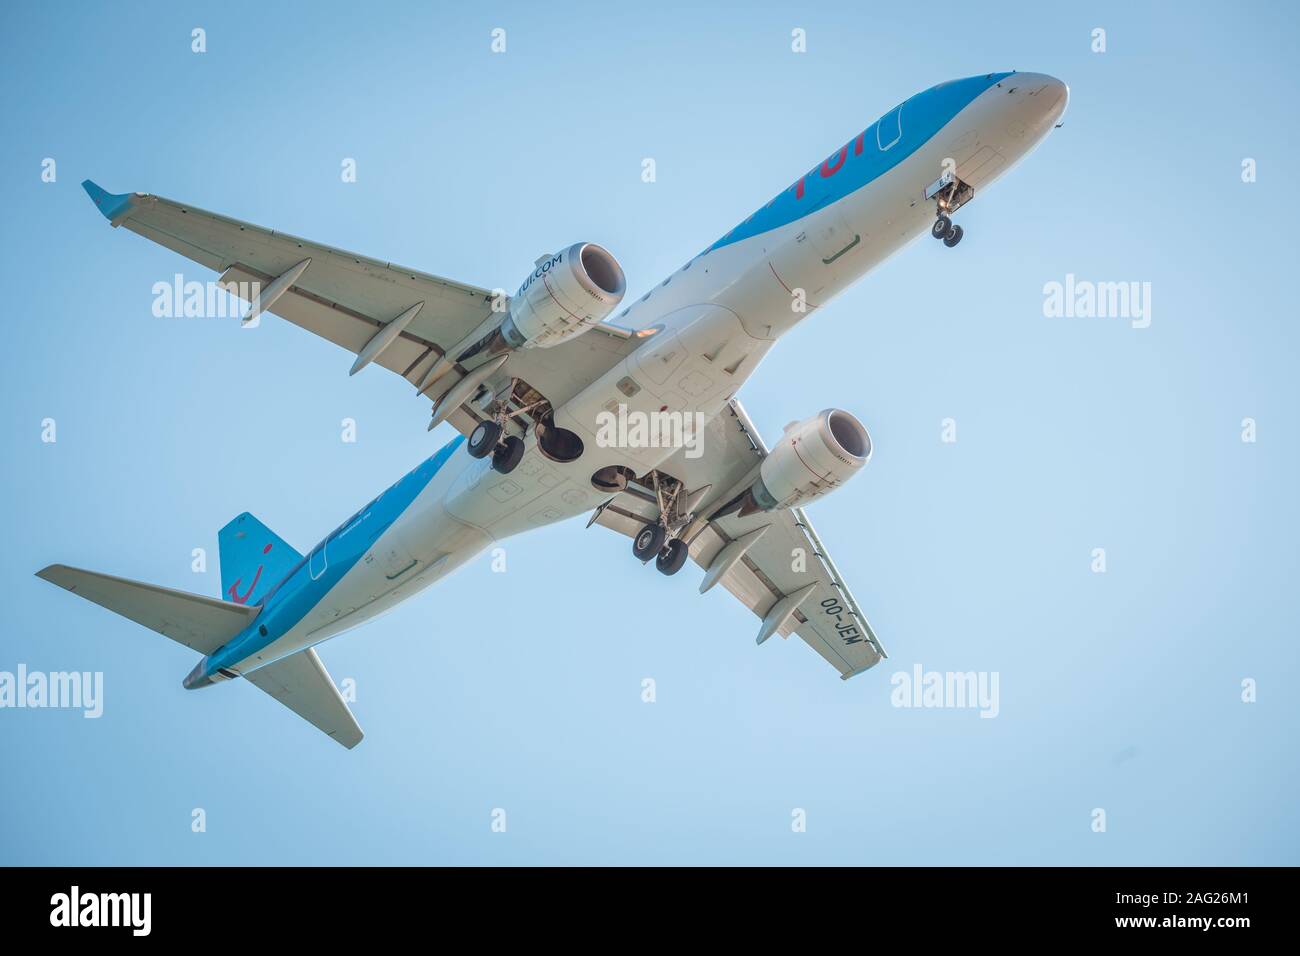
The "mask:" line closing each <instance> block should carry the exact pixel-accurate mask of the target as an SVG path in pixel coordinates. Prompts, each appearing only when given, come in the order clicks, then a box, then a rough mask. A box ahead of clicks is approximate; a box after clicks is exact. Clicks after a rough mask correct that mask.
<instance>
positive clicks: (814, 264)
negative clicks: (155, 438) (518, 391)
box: [196, 73, 1068, 680]
mask: <svg viewBox="0 0 1300 956" xmlns="http://www.w3.org/2000/svg"><path fill="white" fill-rule="evenodd" d="M961 84H966V86H961ZM1067 99H1068V90H1067V89H1066V87H1065V85H1064V84H1063V83H1061V82H1060V81H1059V80H1056V79H1054V78H1053V77H1050V76H1046V75H1043V74H1027V73H1010V74H989V75H987V76H985V77H971V78H969V79H966V80H959V81H954V82H953V83H952V84H944V85H942V86H941V87H936V88H934V89H932V90H928V91H926V92H925V93H922V94H918V95H917V96H916V97H913V98H912V99H910V100H907V101H905V102H904V103H903V104H900V106H899V107H896V108H895V109H894V110H891V111H890V112H889V113H887V114H886V115H885V116H884V117H882V118H881V120H880V121H878V123H876V124H874V125H873V126H871V127H869V128H868V129H867V130H866V131H864V132H863V133H862V134H860V135H859V136H858V137H855V138H854V139H853V140H850V141H849V143H847V144H846V145H845V146H844V147H842V149H840V150H837V151H836V152H835V153H833V154H832V155H831V156H830V157H828V158H827V159H826V160H825V162H823V163H821V164H820V165H819V166H817V167H815V168H814V169H813V170H811V171H810V172H809V173H808V174H807V175H806V176H805V177H802V178H801V179H800V180H799V181H797V182H796V183H795V184H794V185H792V186H791V187H789V189H787V190H784V191H783V192H782V193H781V194H779V195H778V197H777V198H776V199H774V200H773V201H772V202H771V203H769V204H768V205H767V206H765V207H764V208H763V209H762V210H759V212H757V213H755V215H754V216H752V217H750V219H749V220H746V222H745V223H742V224H741V225H740V226H738V227H737V228H736V229H735V230H733V231H732V233H729V234H728V236H726V237H724V238H723V239H722V240H720V241H719V242H718V243H717V244H715V245H714V246H711V247H710V248H709V249H708V250H706V251H705V252H703V253H701V254H700V255H698V256H696V257H695V258H693V259H692V260H691V261H690V262H689V263H688V264H687V265H686V266H684V267H683V268H682V269H680V270H678V271H677V272H675V273H674V274H673V275H671V276H670V277H669V278H668V279H666V280H664V282H662V283H661V284H660V285H658V286H656V287H655V288H654V289H653V290H652V291H651V292H650V293H649V294H648V295H647V296H645V297H643V298H642V299H641V300H640V301H638V302H636V303H634V304H633V305H631V306H630V307H628V308H627V310H626V311H625V312H624V313H623V315H622V316H620V317H619V324H620V325H623V326H625V327H629V328H631V329H634V330H642V329H650V328H654V327H657V326H661V328H660V329H659V331H657V332H656V333H655V334H653V335H649V336H647V337H646V338H645V340H644V343H643V344H641V345H640V346H639V347H638V348H636V349H635V350H633V351H632V352H631V353H630V354H629V355H628V356H627V357H626V358H625V359H624V360H623V361H621V362H619V363H618V364H617V365H616V366H615V367H614V368H612V369H610V370H609V371H608V372H607V373H605V374H604V375H602V376H601V377H600V378H598V379H597V380H596V381H594V382H592V383H591V384H590V385H589V386H587V387H586V388H585V389H583V390H582V391H581V392H579V393H578V394H577V395H575V396H574V397H573V398H572V399H570V400H569V401H568V402H566V403H565V404H563V405H562V406H561V407H559V408H557V409H556V410H555V424H556V425H559V426H561V427H563V428H565V429H568V430H570V431H572V432H574V433H576V434H577V435H579V436H580V437H581V439H582V441H583V444H584V449H585V450H584V452H583V454H582V455H581V456H580V457H579V458H578V459H577V460H575V461H571V462H568V463H560V462H557V461H554V460H552V459H550V458H548V457H546V456H544V455H543V454H542V453H541V452H540V450H539V449H538V447H537V443H536V438H535V436H534V435H533V434H532V433H531V430H530V433H529V434H528V436H527V437H526V439H525V441H526V452H525V455H524V458H523V460H522V461H521V462H520V464H519V465H518V466H517V467H516V468H515V469H514V470H513V471H512V472H511V473H509V474H500V473H498V472H497V471H494V470H493V468H492V460H491V458H490V457H488V458H473V457H471V456H470V455H469V453H468V451H467V449H466V447H465V444H464V443H463V441H461V440H460V439H457V440H456V441H455V442H453V443H452V444H451V445H449V446H448V447H447V448H444V449H443V451H442V452H440V453H439V455H438V456H435V459H439V460H435V459H430V460H429V461H426V462H425V463H423V464H422V465H421V466H420V467H419V468H417V469H416V471H413V472H412V473H411V475H408V476H407V477H406V478H404V479H403V480H402V482H408V481H413V482H416V483H417V485H418V487H419V490H418V492H417V493H414V494H413V495H412V496H411V497H410V498H409V501H406V500H403V503H402V504H401V508H400V512H399V513H397V514H396V516H395V517H391V520H389V519H387V518H384V517H383V516H381V515H379V514H378V512H379V511H380V510H382V507H383V506H382V505H381V502H383V501H384V498H385V496H386V495H389V494H390V492H393V491H394V490H397V491H398V492H399V493H400V491H401V486H402V482H399V483H398V484H397V485H394V488H393V489H390V492H386V493H385V496H381V497H380V498H379V499H376V502H373V503H372V505H371V506H367V508H365V509H362V511H361V512H358V514H357V515H356V516H354V518H353V519H350V520H349V522H347V523H345V524H344V525H343V526H341V527H340V528H339V529H338V530H337V531H335V532H334V533H332V534H331V535H330V536H329V537H327V538H326V539H325V540H324V541H323V542H321V543H320V544H319V545H317V547H316V548H315V549H313V550H312V552H311V553H310V555H309V556H308V558H307V559H306V561H304V565H303V566H302V567H301V568H299V569H297V570H296V571H295V572H294V573H292V574H290V575H289V577H287V578H286V579H285V581H284V582H282V583H281V585H279V586H278V587H277V589H276V591H273V592H272V593H271V594H269V595H268V596H267V597H266V598H265V599H264V601H265V603H266V611H265V613H264V615H263V617H266V618H267V620H268V621H274V620H276V618H277V615H280V616H281V617H280V619H281V624H280V626H279V627H277V626H275V625H274V624H272V626H271V627H270V628H269V629H266V631H265V633H263V634H262V635H261V639H260V640H259V639H258V636H257V633H256V632H252V633H251V634H250V635H248V636H247V637H241V638H240V639H237V640H235V641H232V642H231V643H230V644H229V645H228V646H227V647H224V648H222V649H221V651H220V652H218V653H214V654H213V655H212V656H211V658H209V659H205V661H204V663H203V664H201V665H200V668H198V669H196V671H202V672H204V673H206V674H207V675H209V676H210V677H212V678H213V679H214V680H219V679H222V677H230V676H233V675H235V674H242V673H247V672H249V671H252V670H255V669H257V668H259V667H261V666H264V665H266V664H269V663H271V662H273V661H276V660H279V659H281V658H283V657H285V656H287V655H289V654H292V653H295V652H297V651H300V650H302V649H303V648H306V647H309V646H312V645H314V644H318V643H320V642H321V641H324V640H326V639H328V638H330V637H333V636H335V635H337V634H339V633H341V632H342V631H344V630H347V629H350V628H352V627H354V626H356V625H357V624H360V623H362V622H364V621H366V620H369V619H371V618H373V617H375V616H376V615H378V614H380V613H383V612H384V611H386V610H388V609H390V608H391V607H393V606H394V605H395V604H397V603H398V602H400V601H402V600H404V599H406V598H408V597H410V596H411V595H413V594H415V593H416V592H418V591H420V590H423V589H424V588H426V587H428V586H429V585H431V584H433V583H434V582H436V581H438V580H440V579H442V578H444V577H446V576H447V575H448V574H449V573H451V572H452V571H453V570H455V569H456V568H458V567H459V566H461V565H462V564H464V563H465V562H467V561H469V560H470V559H472V558H473V557H474V556H476V555H478V554H480V553H481V552H482V551H484V550H485V549H486V548H488V547H489V546H490V545H492V544H493V543H494V542H497V541H501V540H503V539H505V538H508V537H510V536H512V535H515V534H518V533H520V532H522V531H526V530H529V529H532V528H537V527H540V526H542V525H547V524H552V523H554V522H557V521H562V520H564V519H566V518H571V517H574V516H576V515H580V514H583V513H587V512H590V511H591V510H592V509H593V508H595V507H596V506H597V505H599V504H600V503H601V502H602V501H603V500H605V499H606V498H607V497H608V494H607V493H602V492H601V491H599V490H597V489H596V488H594V487H593V485H592V482H591V478H592V475H593V473H594V472H595V471H597V470H598V469H600V468H602V467H604V466H607V465H623V466H630V467H631V468H632V469H633V470H634V471H636V472H637V473H638V474H643V473H646V472H649V471H651V470H652V469H655V468H658V467H660V466H662V465H663V464H664V463H665V461H666V460H667V459H668V458H669V457H671V456H672V455H673V454H674V452H675V449H673V448H664V447H632V448H629V447H605V446H602V443H601V442H599V441H598V440H597V436H596V431H597V425H596V423H597V416H598V414H599V413H600V412H601V411H602V410H606V409H609V408H611V407H612V406H613V405H615V404H621V405H624V406H626V408H627V410H628V411H629V412H633V411H641V412H646V413H657V412H661V411H664V410H667V411H671V412H679V413H684V414H691V413H698V414H699V415H702V416H704V418H705V419H707V418H711V417H712V416H714V415H716V414H718V412H720V411H721V410H722V409H723V408H724V406H725V404H726V402H727V400H728V399H730V398H732V397H733V396H734V395H735V393H736V392H737V390H738V389H739V388H740V386H741V385H742V384H743V383H744V381H745V380H746V379H748V377H749V376H750V375H751V374H753V372H754V370H755V369H756V368H757V366H758V364H759V362H760V361H761V360H762V358H763V356H764V355H765V354H766V353H767V351H768V349H770V348H771V347H772V345H773V344H774V343H775V342H776V341H777V339H779V338H780V337H781V336H782V335H783V334H784V333H785V332H787V331H789V330H790V329H791V328H792V327H793V326H794V325H795V324H797V323H798V322H800V321H802V320H803V319H805V318H806V317H807V316H808V315H810V314H811V313H813V312H814V311H816V310H817V309H818V308H820V307H821V306H823V305H825V304H826V303H827V302H829V301H830V299H832V298H833V297H834V296H835V295H836V294H837V293H839V292H840V291H842V290H843V289H844V288H845V287H847V286H848V285H849V284H851V283H853V282H855V281H856V280H857V279H858V278H860V277H861V276H862V275H864V274H865V273H866V272H868V271H870V270H871V269H872V268H874V267H875V266H876V265H878V264H879V263H880V262H882V261H883V260H884V259H886V258H887V257H889V256H890V255H892V254H893V253H894V252H896V251H898V250H899V249H901V248H902V247H903V246H904V245H906V244H907V243H909V242H911V241H912V240H913V239H915V238H917V237H919V236H921V235H923V234H924V233H926V232H928V231H929V230H930V227H931V225H932V224H933V223H934V221H935V218H936V208H935V202H934V200H933V199H931V198H927V189H928V188H930V187H931V186H932V184H935V183H936V181H938V180H940V178H941V177H942V176H943V175H944V174H945V172H947V173H949V174H950V175H955V177H956V178H957V179H958V180H959V181H960V182H962V183H965V184H968V185H969V186H970V187H972V188H973V189H974V193H975V195H981V194H982V193H983V191H984V189H986V188H987V187H988V185H989V184H991V183H992V182H993V181H994V180H995V179H997V178H998V177H1000V176H1001V175H1002V174H1003V173H1005V172H1006V171H1007V170H1008V169H1009V168H1010V167H1011V166H1012V165H1014V164H1015V163H1016V162H1017V161H1018V160H1019V159H1020V158H1022V157H1023V156H1024V155H1025V154H1026V153H1028V152H1029V151H1030V150H1031V149H1032V148H1033V147H1034V146H1035V145H1037V144H1038V143H1039V142H1040V141H1041V140H1042V139H1043V138H1044V137H1045V136H1046V135H1047V133H1048V132H1049V131H1050V130H1051V129H1052V128H1053V127H1054V126H1055V125H1056V124H1057V122H1058V121H1059V119H1060V117H1061V115H1062V113H1063V112H1064V110H1065V106H1066V102H1067ZM950 114H951V115H950ZM894 150H897V151H898V152H897V153H896V154H893V155H891V153H892V151H894ZM840 177H842V179H841V178H840ZM855 177H858V178H865V181H864V182H862V183H861V184H860V185H859V184H858V182H857V179H856V178H855ZM837 179H838V182H837ZM840 193H842V195H841V194H840ZM805 200H807V202H806V204H805V205H804V206H801V205H800V203H803V202H804V201H805ZM786 220H788V221H786ZM588 334H590V333H588ZM627 379H632V380H633V381H634V382H635V383H636V384H637V385H638V386H639V390H638V391H636V392H635V394H633V395H628V394H627V391H626V380H627ZM620 383H623V384H624V388H622V389H621V388H620V387H619V385H620ZM421 469H424V471H423V472H421ZM420 482H422V483H420ZM372 509H373V510H374V512H375V515H376V517H375V518H374V519H373V520H374V522H375V523H374V524H373V525H372V526H371V527H372V528H378V527H380V525H381V524H383V529H382V531H380V532H379V533H377V535H376V536H373V538H368V537H367V534H368V532H367V522H369V521H371V520H372V519H371V515H372ZM384 522H386V523H384ZM340 562H344V563H347V564H348V565H350V566H348V567H347V570H346V572H345V573H343V574H342V576H341V577H339V578H338V579H337V580H336V581H334V582H333V583H332V584H331V585H330V586H329V587H328V590H324V591H323V593H319V594H317V595H314V596H313V603H311V604H310V606H309V607H308V606H305V605H304V602H302V601H300V602H299V605H300V606H299V607H297V608H296V609H294V610H293V611H292V612H290V611H288V610H286V611H283V612H280V611H278V610H277V608H278V607H284V606H286V605H287V604H288V603H291V602H289V601H287V600H286V598H287V597H291V595H286V593H279V594H277V592H284V589H291V590H292V589H295V588H297V589H300V590H302V592H303V594H304V595H305V594H306V593H307V591H308V590H310V589H311V588H312V587H313V582H324V581H327V580H330V578H328V577H327V575H328V573H329V568H330V566H331V564H332V563H333V564H335V565H339V564H340ZM336 570H337V568H336ZM304 600H305V599H304ZM258 620H262V618H261V617H259V619H258Z"/></svg>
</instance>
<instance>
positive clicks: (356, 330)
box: [82, 180, 637, 435]
mask: <svg viewBox="0 0 1300 956" xmlns="http://www.w3.org/2000/svg"><path fill="white" fill-rule="evenodd" d="M82 186H83V187H84V188H85V190H86V192H87V193H88V194H89V195H90V198H91V199H92V200H94V202H95V205H96V206H97V207H98V208H99V210H100V212H102V213H103V214H104V216H105V217H106V218H107V219H108V220H109V222H110V223H111V224H112V225H113V226H114V227H117V226H122V227H124V228H126V229H129V230H130V231H131V232H134V233H137V234H139V235H141V236H144V237H145V238H146V239H150V240H152V241H153V242H156V243H158V244H159V245H162V246H166V247H167V248H168V249H171V250H173V251H174V252H179V253H180V254H181V255H183V256H185V257H186V258H189V259H192V260H194V261H195V262H197V263H199V264H200V265H202V266H204V267H206V268H208V269H211V270H213V271H214V272H218V273H220V274H221V277H220V279H219V280H218V281H219V283H220V284H221V285H222V286H223V287H226V288H229V289H230V290H231V291H236V290H237V289H238V288H239V287H240V286H239V284H240V283H245V284H246V285H245V286H244V288H245V289H248V288H249V287H250V286H249V285H248V284H252V283H256V284H257V287H258V288H260V289H261V297H262V299H263V301H265V302H267V306H266V311H268V312H271V313H273V314H275V315H278V316H280V317H281V318H284V319H287V320H289V321H290V322H292V323H294V324H295V325H299V326H302V327H303V328H305V329H307V330H308V331H309V332H314V333H315V334H316V335H319V336H321V337H322V338H325V339H328V340H329V341H331V342H333V343H334V344H336V345H339V346H342V347H343V348H345V349H347V350H348V351H349V352H351V353H353V354H355V355H357V356H358V357H359V358H358V361H357V362H356V363H355V364H354V365H353V370H354V371H356V370H358V369H359V367H363V366H364V364H368V363H369V362H372V361H373V363H374V364H376V365H381V366H383V367H384V368H387V369H389V370H390V371H392V372H396V373H397V374H398V375H401V376H402V377H403V378H405V379H407V380H408V381H409V382H411V384H412V386H418V385H419V384H420V382H421V381H422V380H423V379H424V377H425V374H426V373H427V372H428V371H429V370H430V369H431V368H432V367H433V366H434V363H435V362H437V361H438V359H439V358H440V357H441V356H442V355H443V353H445V352H447V351H449V350H451V349H454V348H457V347H458V346H459V345H460V344H461V343H462V342H464V340H465V339H466V338H467V337H470V336H472V335H474V334H475V332H476V330H478V329H479V328H480V326H483V325H484V324H485V323H490V322H491V321H492V320H493V319H494V318H498V317H499V315H497V316H494V314H493V302H494V298H496V296H497V294H498V293H496V292H494V291H493V290H489V289H482V288H478V287H476V286H471V285H466V284H464V283H461V282H453V281H452V280H450V279H443V278H440V277H438V276H434V275H429V274H427V273H424V272H420V271H419V270H416V269H409V268H406V267H404V266H398V265H394V264H393V263H390V262H383V261H380V260H377V259H370V258H367V257H365V256H360V255H356V254H354V253H351V252H345V251H344V250H342V249H335V248H332V247H331V246H326V245H322V244H320V243H315V242H309V241H307V240H305V239H299V238H297V237H295V236H290V235H287V234H286V233H282V232H274V231H272V230H270V229H264V228H262V227H261V226H255V225H252V224H250V223H246V222H240V221H239V220H237V219H230V218H228V217H226V216H222V215H218V214H217V213H212V212H207V211H205V210H203V209H199V208H197V207H195V206H190V205H187V204H185V203H179V202H174V201H172V200H170V199H163V198H161V197H159V196H151V195H147V194H144V193H122V194H113V193H109V192H106V191H105V190H104V189H102V188H101V187H99V186H97V185H96V184H95V183H93V182H91V181H90V180H86V181H85V182H84V183H82ZM304 263H306V265H304ZM277 280H284V282H283V286H284V287H286V288H285V291H283V293H280V292H279V289H278V288H277V286H276V281H277ZM503 301H508V300H502V299H498V300H497V311H498V313H499V311H500V309H501V308H502V302H503ZM592 333H594V334H588V335H582V336H578V337H577V338H575V339H573V340H572V341H570V342H567V343H564V344H562V345H558V346H556V347H554V348H549V349H526V350H522V351H520V352H517V353H514V354H512V355H511V358H510V361H509V363H508V364H509V370H508V372H507V371H506V370H504V369H503V370H501V371H499V372H497V373H496V374H495V375H494V376H493V377H492V378H490V379H488V385H489V387H496V388H500V387H502V386H503V384H507V383H508V382H509V380H510V378H516V379H519V380H520V382H522V383H523V385H524V386H530V387H531V388H528V387H525V388H523V389H521V390H519V391H518V392H517V394H520V395H528V396H530V398H531V399H533V400H535V399H536V397H537V396H538V395H540V396H541V397H543V398H545V399H546V400H548V401H549V402H550V404H551V407H553V408H558V407H560V406H561V405H562V404H563V403H564V402H566V401H567V400H568V399H569V398H571V397H572V396H573V395H575V394H577V392H579V391H580V390H581V389H582V388H583V387H585V386H586V385H588V384H590V383H591V382H592V381H593V380H595V379H596V378H598V377H599V376H600V375H601V374H602V373H604V372H605V371H607V370H608V369H609V368H611V367H613V366H614V365H615V364H617V363H618V362H619V361H621V360H622V359H623V358H624V357H625V356H626V355H627V354H628V352H630V351H631V350H632V348H634V347H635V346H636V344H637V342H636V340H635V339H634V338H633V337H632V335H631V333H630V332H629V331H628V330H626V329H622V328H619V327H618V326H614V325H609V324H607V323H602V324H599V325H597V326H595V327H594V328H593V329H592ZM363 360H364V361H363ZM465 374H466V370H465V369H464V368H463V367H461V366H459V365H457V366H455V367H454V369H453V370H452V371H450V372H448V373H446V374H445V375H443V376H441V377H439V378H438V380H437V381H438V386H437V387H436V388H432V389H430V390H428V391H426V393H425V394H426V396H427V397H428V398H429V399H430V400H433V399H435V398H437V397H438V395H439V394H441V392H442V391H444V390H445V388H446V386H448V385H451V384H452V383H453V382H455V381H456V380H457V379H458V378H460V377H463V376H464V375H465ZM534 392H535V393H536V394H535V395H534V394H533V393H534ZM448 420H449V421H451V423H452V425H453V426H454V427H456V428H457V429H458V430H459V431H461V432H462V433H464V434H466V435H468V434H469V432H471V431H473V429H474V426H475V425H476V424H477V423H478V421H479V416H478V414H477V412H476V410H475V409H474V408H473V407H472V406H471V405H468V404H463V405H461V406H460V407H459V408H458V409H457V410H455V411H453V412H452V413H451V415H450V417H449V419H448Z"/></svg>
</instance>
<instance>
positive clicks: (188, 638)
mask: <svg viewBox="0 0 1300 956" xmlns="http://www.w3.org/2000/svg"><path fill="white" fill-rule="evenodd" d="M36 576H37V577H38V578H44V579H45V580H46V581H49V582H50V583H51V584H57V585H58V586H59V587H61V588H64V589H65V590H68V591H71V592H72V593H73V594H76V595H79V596H80V597H83V598H85V599H86V600H87V601H93V602H94V603H95V604H98V605H99V606H100V607H106V608H108V609H109V610H110V611H113V612H114V613H117V614H120V615H122V616H123V617H125V618H128V619H130V620H132V621H135V622H136V623H137V624H143V625H144V626H145V627H147V628H150V629H152V630H155V631H157V632H158V633H159V634H162V635H163V636H164V637H170V638H171V639H172V640H173V641H175V642H176V643H178V644H184V645H185V646H186V647H189V648H193V649H194V650H196V651H198V652H199V653H200V654H211V653H212V652H213V651H215V650H216V649H217V648H219V647H220V646H221V645H222V644H225V643H226V642H227V641H229V640H230V639H231V638H232V637H234V636H235V635H236V634H238V633H239V632H240V631H242V630H243V629H244V628H246V627H247V626H248V625H249V622H250V621H252V620H253V618H255V617H257V612H258V609H257V608H253V607H243V606H241V605H239V604H231V603H230V602H228V601H218V600H217V599H216V598H210V597H204V596H203V595H201V594H189V593H187V592H185V591H174V590H172V589H171V588H162V587H158V586H157V585H156V584H145V583H143V582H141V581H131V580H128V579H127V578H117V577H113V576H112V575H111V574H99V573H98V572H95V571H83V570H81V569H80V568H70V567H68V566H67V565H65V564H51V565H50V566H49V567H48V568H44V569H42V570H40V571H37V572H36Z"/></svg>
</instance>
